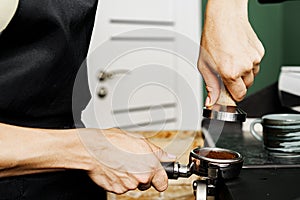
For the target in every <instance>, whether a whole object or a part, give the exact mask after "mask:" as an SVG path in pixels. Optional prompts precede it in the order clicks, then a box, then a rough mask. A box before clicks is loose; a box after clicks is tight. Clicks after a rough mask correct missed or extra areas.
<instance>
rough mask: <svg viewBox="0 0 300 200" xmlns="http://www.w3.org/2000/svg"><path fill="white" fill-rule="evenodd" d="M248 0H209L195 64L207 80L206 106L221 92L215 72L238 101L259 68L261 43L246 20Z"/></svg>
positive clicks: (214, 100)
mask: <svg viewBox="0 0 300 200" xmlns="http://www.w3.org/2000/svg"><path fill="white" fill-rule="evenodd" d="M247 9H248V0H209V1H208V4H207V7H206V14H205V23H204V28H203V33H202V39H201V49H200V56H199V60H198V68H199V70H200V72H201V74H202V76H203V78H204V81H205V83H206V89H207V91H208V98H207V100H206V102H205V105H206V106H211V105H214V104H215V103H216V101H217V100H218V98H219V94H220V83H219V81H220V80H219V79H218V77H217V74H218V75H219V76H220V78H221V80H222V81H223V82H224V85H225V87H226V88H227V89H228V91H229V92H230V94H231V96H232V97H233V99H234V100H235V101H241V100H242V99H243V98H244V97H245V95H246V92H247V88H248V87H250V86H251V85H252V83H253V81H254V76H255V75H256V74H257V73H258V72H259V64H260V62H261V60H262V58H263V56H264V47H263V45H262V43H261V42H260V40H259V39H258V37H257V35H256V34H255V32H254V31H253V29H252V27H251V24H250V23H249V21H248V11H247Z"/></svg>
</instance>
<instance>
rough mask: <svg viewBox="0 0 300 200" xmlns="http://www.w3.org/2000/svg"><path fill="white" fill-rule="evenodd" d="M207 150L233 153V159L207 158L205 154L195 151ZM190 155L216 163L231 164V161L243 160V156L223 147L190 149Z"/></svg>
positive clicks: (238, 161)
mask: <svg viewBox="0 0 300 200" xmlns="http://www.w3.org/2000/svg"><path fill="white" fill-rule="evenodd" d="M201 151H202V152H209V151H215V152H226V153H231V154H234V155H235V158H234V159H215V158H207V157H205V156H202V155H199V154H198V153H197V152H201ZM191 156H192V157H194V158H196V159H199V160H205V161H208V162H212V163H216V164H233V163H240V162H243V160H244V158H243V156H242V155H241V154H240V153H238V152H236V151H232V150H229V149H223V148H217V147H205V148H200V147H199V148H196V149H193V150H192V151H191Z"/></svg>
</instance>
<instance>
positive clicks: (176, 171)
mask: <svg viewBox="0 0 300 200" xmlns="http://www.w3.org/2000/svg"><path fill="white" fill-rule="evenodd" d="M161 165H162V166H163V168H164V169H165V171H166V172H167V175H168V178H169V179H178V178H179V177H182V178H188V177H190V176H191V175H192V167H190V166H189V165H182V164H180V163H178V162H162V163H161Z"/></svg>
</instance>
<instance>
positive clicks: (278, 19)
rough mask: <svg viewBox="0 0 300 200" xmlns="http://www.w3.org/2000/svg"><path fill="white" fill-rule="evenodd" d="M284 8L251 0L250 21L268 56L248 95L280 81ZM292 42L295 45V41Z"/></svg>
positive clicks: (205, 1) (204, 0)
mask: <svg viewBox="0 0 300 200" xmlns="http://www.w3.org/2000/svg"><path fill="white" fill-rule="evenodd" d="M206 3H207V0H203V1H202V8H203V10H204V8H205V5H206ZM283 6H284V4H267V5H266V4H264V5H262V4H259V3H258V1H257V0H249V19H250V22H251V24H252V26H253V28H254V30H255V32H256V33H257V35H258V37H259V38H260V39H261V41H262V43H263V44H264V47H265V49H266V54H265V57H264V59H263V61H262V63H261V70H260V73H259V75H257V77H256V79H255V82H254V84H253V86H252V87H251V88H250V89H249V91H248V95H250V94H253V93H254V92H256V91H258V90H260V89H262V88H264V87H266V86H268V85H270V84H272V83H274V82H276V81H277V80H278V75H279V72H280V67H281V65H282V63H283V60H284V55H285V54H284V48H283V38H284V37H283V34H284V32H283V30H284V29H283V28H284V25H283V24H284V23H283V22H284V17H283V16H284V7H283ZM295 10H296V9H295ZM203 13H204V12H203ZM299 19H300V18H299ZM299 31H300V29H299ZM298 35H299V34H298ZM299 36H300V35H299ZM299 38H300V37H299ZM290 42H291V43H293V41H290Z"/></svg>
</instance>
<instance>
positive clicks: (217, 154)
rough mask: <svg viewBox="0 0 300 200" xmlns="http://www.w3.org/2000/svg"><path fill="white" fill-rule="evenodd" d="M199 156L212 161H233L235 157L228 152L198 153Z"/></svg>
mask: <svg viewBox="0 0 300 200" xmlns="http://www.w3.org/2000/svg"><path fill="white" fill-rule="evenodd" d="M198 154H199V155H200V156H203V157H206V158H212V159H225V160H226V159H235V158H237V155H236V154H234V153H230V152H220V151H209V152H198Z"/></svg>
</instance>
